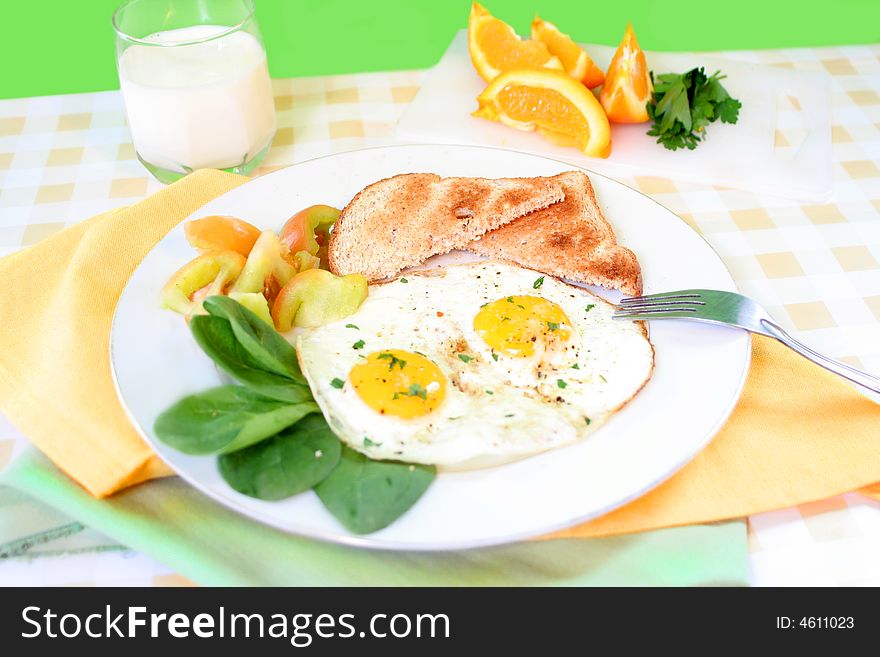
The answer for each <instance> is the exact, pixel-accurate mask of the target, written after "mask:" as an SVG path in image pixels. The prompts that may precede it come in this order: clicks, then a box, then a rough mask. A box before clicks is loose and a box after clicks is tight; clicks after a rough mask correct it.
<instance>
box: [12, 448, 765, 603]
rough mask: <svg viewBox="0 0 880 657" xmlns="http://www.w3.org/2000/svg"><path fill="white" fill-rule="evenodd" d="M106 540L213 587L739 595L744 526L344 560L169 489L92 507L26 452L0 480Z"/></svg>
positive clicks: (345, 553) (156, 485)
mask: <svg viewBox="0 0 880 657" xmlns="http://www.w3.org/2000/svg"><path fill="white" fill-rule="evenodd" d="M0 484H6V485H8V486H12V487H13V488H16V489H18V490H20V491H22V492H24V493H26V494H28V495H30V496H32V497H34V498H36V499H38V500H40V501H41V502H43V503H45V504H48V505H50V506H52V507H55V508H57V509H58V510H60V511H62V512H63V513H65V514H67V515H68V516H71V517H72V518H75V519H77V520H78V521H81V522H82V523H84V524H86V525H88V526H89V527H92V528H93V529H95V530H98V531H100V532H102V533H104V534H106V535H107V536H110V537H111V538H113V539H115V540H117V541H119V542H120V543H123V544H124V545H127V546H129V547H131V548H133V549H135V550H139V551H141V552H144V553H146V554H149V555H150V556H152V557H154V558H155V559H158V560H159V561H161V562H163V563H165V564H166V565H168V566H169V567H170V568H172V569H174V570H176V571H177V572H179V573H180V574H182V575H185V576H186V577H189V578H190V579H192V580H194V581H196V582H199V583H200V584H205V585H217V586H250V585H253V586H629V585H634V586H688V585H747V583H748V575H747V570H748V564H747V550H746V531H745V523H744V522H743V521H739V520H737V521H731V522H724V523H717V524H712V525H695V526H691V527H682V528H676V529H662V530H658V531H652V532H645V533H641V534H632V535H626V536H614V537H610V538H601V539H596V538H594V539H562V540H553V541H540V542H539V541H534V542H528V543H520V544H517V545H511V546H506V547H498V548H484V549H479V550H465V551H459V552H445V553H418V552H389V551H373V550H363V549H356V548H348V547H343V546H338V545H331V544H327V543H321V542H318V541H314V540H311V539H306V538H299V537H296V536H291V535H289V534H285V533H283V532H280V531H277V530H275V529H272V528H269V527H266V526H264V525H262V524H259V523H257V522H254V521H252V520H249V519H247V518H245V517H244V516H241V515H238V514H237V513H234V512H232V511H229V510H227V509H226V508H224V507H222V506H221V505H219V504H217V503H216V502H214V501H212V500H211V499H209V498H208V497H206V496H205V495H203V494H201V493H199V492H198V491H196V490H195V489H194V488H192V487H191V486H189V485H187V484H186V483H184V482H183V481H181V480H179V479H177V478H168V479H161V480H156V481H151V482H148V483H145V484H140V485H138V486H134V487H133V488H130V489H128V490H126V491H124V492H122V493H119V494H117V495H115V496H113V497H111V498H109V499H105V500H98V499H95V498H93V497H92V496H90V495H89V494H88V493H86V492H85V491H84V490H83V489H82V488H80V487H79V486H78V485H77V484H76V483H74V482H73V481H72V480H71V479H69V478H68V477H67V476H66V475H65V474H64V473H62V472H61V471H60V470H58V469H57V468H56V467H55V466H54V465H52V463H50V462H49V461H48V459H46V458H45V457H44V456H43V455H42V454H40V453H39V452H37V451H36V450H29V451H25V452H24V453H22V454H21V455H19V456H18V458H16V459H15V461H13V463H11V464H10V465H9V467H8V468H7V469H6V471H5V472H3V473H2V474H0Z"/></svg>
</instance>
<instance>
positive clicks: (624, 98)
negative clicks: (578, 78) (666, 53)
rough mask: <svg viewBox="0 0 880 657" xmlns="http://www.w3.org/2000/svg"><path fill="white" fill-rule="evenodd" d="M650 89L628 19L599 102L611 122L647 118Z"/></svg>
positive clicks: (646, 71) (639, 50) (643, 56)
mask: <svg viewBox="0 0 880 657" xmlns="http://www.w3.org/2000/svg"><path fill="white" fill-rule="evenodd" d="M653 89H654V85H652V84H651V78H650V76H649V74H648V66H647V64H646V63H645V53H644V52H642V49H641V48H640V47H639V42H638V41H637V40H636V33H635V32H634V31H633V27H632V23H630V24H629V25H627V26H626V34H625V35H624V37H623V41H621V42H620V45H619V46H618V47H617V52H615V53H614V59H612V60H611V65H610V66H609V67H608V72H607V73H606V74H605V84H604V85H603V86H602V91H601V92H600V93H599V102H601V103H602V107H604V108H605V112H606V114H608V118H609V119H610V120H611V121H613V122H615V123H642V122H643V121H647V120H648V110H647V104H648V100H649V99H650V98H651V92H652V91H653Z"/></svg>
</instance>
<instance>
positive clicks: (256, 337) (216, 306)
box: [204, 296, 305, 383]
mask: <svg viewBox="0 0 880 657" xmlns="http://www.w3.org/2000/svg"><path fill="white" fill-rule="evenodd" d="M204 308H205V310H207V311H208V314H210V315H213V316H214V317H221V318H223V319H225V320H226V321H228V322H229V325H230V327H231V328H232V332H233V333H234V334H235V339H236V340H238V342H239V343H240V344H241V348H242V349H244V350H245V351H246V352H248V354H250V356H251V358H253V360H255V361H256V362H257V363H259V364H260V366H261V367H263V368H264V369H266V370H267V371H269V372H274V373H275V374H280V375H281V376H286V377H290V378H291V379H293V380H294V381H299V382H301V383H305V377H303V375H302V372H300V369H299V365H298V364H297V359H296V350H295V349H294V348H293V345H291V344H290V343H289V342H288V341H287V340H285V339H284V336H282V335H281V334H280V333H279V332H278V331H276V330H275V327H274V326H270V325H269V324H267V323H266V322H264V321H263V320H262V319H260V318H259V317H257V316H256V315H255V314H254V313H252V312H251V311H250V310H248V309H247V308H245V307H244V306H242V305H241V304H240V303H238V302H237V301H235V300H233V299H230V298H229V297H222V296H214V297H208V298H207V299H205V302H204ZM208 355H209V356H210V354H208Z"/></svg>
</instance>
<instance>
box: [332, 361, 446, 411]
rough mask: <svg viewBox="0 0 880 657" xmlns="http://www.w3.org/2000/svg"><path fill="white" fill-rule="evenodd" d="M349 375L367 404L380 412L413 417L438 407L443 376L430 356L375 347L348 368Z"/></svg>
mask: <svg viewBox="0 0 880 657" xmlns="http://www.w3.org/2000/svg"><path fill="white" fill-rule="evenodd" d="M348 379H349V381H351V385H352V387H353V388H354V390H355V392H356V393H357V394H358V396H359V397H360V398H361V399H362V400H363V401H364V403H365V404H367V406H369V407H370V408H372V409H373V410H374V411H377V412H378V413H380V414H382V415H394V416H395V417H400V418H414V417H420V416H422V415H426V414H428V413H430V412H431V411H433V410H434V409H435V408H437V407H438V406H439V405H440V404H441V403H442V401H443V398H444V397H445V396H446V377H445V376H444V375H443V372H441V371H440V368H439V367H437V365H436V364H435V363H434V362H433V361H431V360H430V359H428V358H426V357H425V356H422V355H420V354H416V353H413V352H411V351H403V350H402V349H388V350H386V351H374V352H373V353H371V354H369V355H368V356H367V357H366V358H365V359H364V360H363V361H361V362H360V363H358V364H357V365H355V366H354V367H352V368H351V371H350V372H349V374H348Z"/></svg>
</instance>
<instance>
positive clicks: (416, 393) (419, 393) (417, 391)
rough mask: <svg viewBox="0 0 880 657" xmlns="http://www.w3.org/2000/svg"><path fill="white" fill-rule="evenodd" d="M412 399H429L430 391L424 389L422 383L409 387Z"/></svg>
mask: <svg viewBox="0 0 880 657" xmlns="http://www.w3.org/2000/svg"><path fill="white" fill-rule="evenodd" d="M407 394H408V395H409V396H410V397H421V398H422V399H427V398H428V391H427V390H425V389H424V388H423V387H422V384H420V383H413V384H411V385H410V387H409V392H408V393H407Z"/></svg>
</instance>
